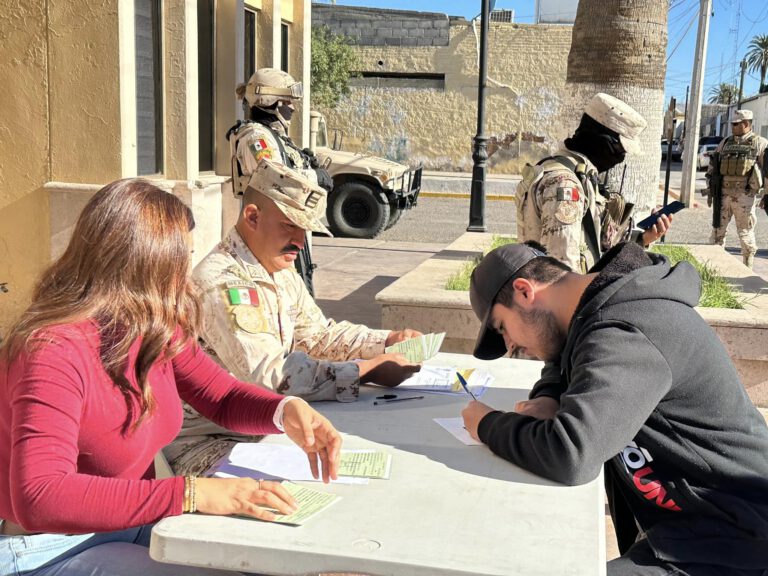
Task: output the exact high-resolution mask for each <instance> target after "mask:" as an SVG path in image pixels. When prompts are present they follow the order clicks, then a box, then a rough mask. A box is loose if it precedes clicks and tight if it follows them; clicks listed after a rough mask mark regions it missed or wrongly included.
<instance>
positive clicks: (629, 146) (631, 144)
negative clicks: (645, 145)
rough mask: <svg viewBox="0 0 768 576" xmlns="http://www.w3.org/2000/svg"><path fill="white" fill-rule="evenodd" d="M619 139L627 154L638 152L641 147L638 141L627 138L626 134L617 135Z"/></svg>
mask: <svg viewBox="0 0 768 576" xmlns="http://www.w3.org/2000/svg"><path fill="white" fill-rule="evenodd" d="M619 140H620V141H621V145H622V146H623V147H624V151H625V152H626V153H627V154H639V153H640V150H641V147H640V142H638V141H637V140H633V139H632V138H627V137H626V136H621V135H619Z"/></svg>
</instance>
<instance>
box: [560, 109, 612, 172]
mask: <svg viewBox="0 0 768 576" xmlns="http://www.w3.org/2000/svg"><path fill="white" fill-rule="evenodd" d="M565 147H566V148H568V150H573V151H574V152H579V153H581V154H584V156H586V157H587V158H589V161H590V162H592V164H594V165H595V167H596V168H597V171H598V172H606V171H608V170H610V169H611V168H613V167H614V166H616V165H618V164H621V163H622V162H624V157H625V156H626V154H627V153H626V151H625V150H624V147H623V146H622V145H621V141H620V140H619V135H618V133H616V132H614V131H613V130H611V129H610V128H606V127H605V126H603V125H602V124H600V123H599V122H597V121H596V120H594V119H593V118H592V117H591V116H587V115H586V114H583V115H582V116H581V123H579V127H578V128H576V132H574V133H573V136H572V137H570V138H566V139H565Z"/></svg>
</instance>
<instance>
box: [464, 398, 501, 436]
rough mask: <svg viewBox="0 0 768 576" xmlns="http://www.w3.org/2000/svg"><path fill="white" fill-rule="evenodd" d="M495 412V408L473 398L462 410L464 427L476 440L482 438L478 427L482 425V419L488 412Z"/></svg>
mask: <svg viewBox="0 0 768 576" xmlns="http://www.w3.org/2000/svg"><path fill="white" fill-rule="evenodd" d="M490 412H495V410H494V409H493V408H491V407H490V406H488V405H487V404H483V403H482V402H478V401H477V400H473V401H472V402H470V403H469V404H467V405H466V407H465V408H464V410H462V411H461V417H462V418H464V428H466V429H467V432H469V435H470V436H472V438H474V439H475V440H480V437H479V436H478V435H477V428H478V426H480V420H482V419H483V418H484V417H485V415H486V414H488V413H490Z"/></svg>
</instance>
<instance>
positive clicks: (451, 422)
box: [434, 418, 483, 446]
mask: <svg viewBox="0 0 768 576" xmlns="http://www.w3.org/2000/svg"><path fill="white" fill-rule="evenodd" d="M434 420H435V422H437V423H438V424H440V426H442V427H443V428H445V429H446V430H448V432H450V433H451V434H453V436H454V437H455V438H456V439H457V440H460V441H461V442H463V443H464V444H466V445H467V446H482V445H483V443H482V442H479V441H478V440H475V439H474V438H472V436H470V435H469V432H467V429H466V428H464V419H463V418H435V419H434Z"/></svg>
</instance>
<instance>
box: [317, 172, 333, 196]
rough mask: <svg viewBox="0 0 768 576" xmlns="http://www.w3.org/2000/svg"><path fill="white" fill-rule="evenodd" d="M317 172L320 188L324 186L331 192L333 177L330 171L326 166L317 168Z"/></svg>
mask: <svg viewBox="0 0 768 576" xmlns="http://www.w3.org/2000/svg"><path fill="white" fill-rule="evenodd" d="M315 174H317V183H318V185H319V186H320V188H324V189H325V191H326V192H328V194H330V193H331V191H332V190H333V178H331V174H330V172H328V170H326V169H325V168H315Z"/></svg>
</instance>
